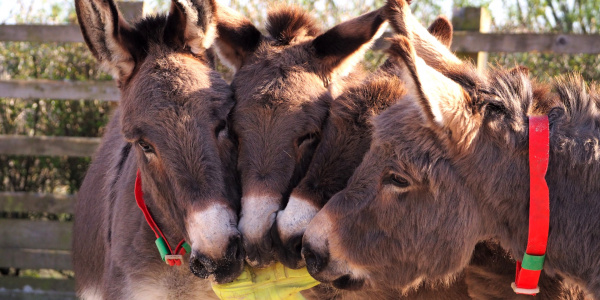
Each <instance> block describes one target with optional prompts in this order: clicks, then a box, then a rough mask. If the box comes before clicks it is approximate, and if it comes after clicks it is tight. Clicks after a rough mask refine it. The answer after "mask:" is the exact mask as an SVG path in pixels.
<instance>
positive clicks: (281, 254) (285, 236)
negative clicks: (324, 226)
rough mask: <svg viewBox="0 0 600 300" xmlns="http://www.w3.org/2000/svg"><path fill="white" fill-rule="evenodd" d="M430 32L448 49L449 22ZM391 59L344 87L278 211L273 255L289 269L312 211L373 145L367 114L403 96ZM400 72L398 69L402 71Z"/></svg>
mask: <svg viewBox="0 0 600 300" xmlns="http://www.w3.org/2000/svg"><path fill="white" fill-rule="evenodd" d="M428 30H429V32H430V33H431V34H432V35H433V36H434V37H435V38H437V39H438V40H440V41H444V45H445V46H446V47H449V46H450V43H451V40H452V24H450V22H449V21H448V20H447V19H446V18H445V17H438V18H437V19H436V20H435V21H434V22H433V23H432V24H431V26H430V27H429V29H428ZM396 59H397V58H395V57H390V58H389V59H388V61H387V62H385V63H384V64H383V65H382V66H381V67H380V69H379V70H378V71H377V72H375V73H374V74H372V75H370V76H369V78H368V79H366V80H364V81H363V82H360V83H359V84H358V85H356V86H353V87H351V88H348V89H347V90H346V91H345V92H344V93H343V94H342V95H341V96H339V97H338V98H337V99H335V101H334V102H333V103H332V105H331V109H330V115H329V118H328V119H327V121H326V122H325V125H324V126H323V130H322V138H321V142H320V143H319V146H318V147H317V149H316V150H315V154H314V156H313V159H312V161H311V163H310V167H309V169H308V171H307V172H306V176H305V177H304V178H303V179H302V181H300V183H299V184H298V186H297V187H295V188H294V190H293V191H292V193H291V195H290V199H289V201H288V204H287V206H286V207H285V209H284V210H282V211H280V212H279V213H278V214H277V233H278V235H277V239H278V242H277V243H276V244H280V245H282V246H280V247H276V251H277V256H278V257H277V258H278V260H279V261H281V262H283V263H284V264H285V265H286V266H288V267H291V268H296V267H300V266H301V265H302V262H303V261H302V257H301V253H300V252H301V249H302V236H303V234H304V230H305V229H306V226H308V223H309V222H310V221H311V220H312V218H313V217H314V215H315V214H316V213H317V212H318V211H319V210H320V209H321V208H322V207H323V205H325V204H326V203H327V201H328V200H329V199H330V198H331V197H332V196H333V195H334V194H335V193H337V192H339V191H341V190H342V189H343V188H344V187H345V186H346V183H347V182H348V179H349V178H350V176H351V175H352V173H353V172H354V170H355V169H356V167H358V165H359V164H360V162H361V161H362V159H363V156H364V155H365V153H366V152H367V150H369V146H370V143H371V133H372V124H371V122H370V120H371V118H373V117H374V116H377V115H379V114H380V113H381V112H383V111H384V110H385V109H386V108H388V107H389V106H390V105H392V104H394V103H395V102H396V101H397V100H398V99H400V98H401V97H402V96H403V95H404V94H405V92H406V91H405V88H404V82H403V81H402V79H401V78H400V77H399V76H398V74H397V73H398V70H397V69H398V68H397V67H396V64H397V63H396V62H395V61H396ZM400 72H401V70H400Z"/></svg>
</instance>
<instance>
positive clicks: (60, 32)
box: [0, 25, 600, 100]
mask: <svg viewBox="0 0 600 300" xmlns="http://www.w3.org/2000/svg"><path fill="white" fill-rule="evenodd" d="M0 41H36V42H83V38H82V36H81V33H80V31H79V27H78V26H77V25H0ZM387 45H388V44H387V43H386V42H385V41H384V40H383V39H381V40H378V41H377V43H376V45H375V47H374V49H376V50H381V49H385V48H386V47H387ZM452 50H453V51H460V52H480V51H483V52H531V51H537V52H554V53H565V54H578V53H587V54H597V53H600V35H599V34H588V35H584V34H553V33H523V34H515V33H477V32H461V31H455V32H454V38H453V43H452ZM4 89H6V87H4V86H1V85H0V91H2V90H4ZM0 97H2V96H1V95H0ZM4 97H6V96H4ZM37 98H58V99H60V97H37ZM82 98H87V97H78V98H76V99H82ZM68 99H72V98H68ZM98 99H104V98H100V97H98ZM115 99H118V97H113V98H111V99H107V100H115Z"/></svg>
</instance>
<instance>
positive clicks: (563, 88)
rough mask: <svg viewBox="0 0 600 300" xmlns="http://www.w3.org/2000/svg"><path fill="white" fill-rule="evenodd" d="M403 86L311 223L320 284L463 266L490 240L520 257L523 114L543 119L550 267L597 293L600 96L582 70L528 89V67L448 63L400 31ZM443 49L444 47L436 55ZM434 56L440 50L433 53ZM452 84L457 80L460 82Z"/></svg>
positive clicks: (399, 282) (524, 201)
mask: <svg viewBox="0 0 600 300" xmlns="http://www.w3.org/2000/svg"><path fill="white" fill-rule="evenodd" d="M393 51H394V52H395V55H396V56H397V57H399V58H400V59H402V60H403V61H404V63H405V69H406V72H405V74H406V80H407V81H410V80H412V84H411V85H408V86H411V88H409V89H408V90H409V93H408V95H407V96H406V97H404V99H402V101H399V102H398V103H397V104H395V105H393V106H392V107H390V108H388V109H387V110H386V111H385V112H384V113H382V114H381V115H380V116H378V117H377V118H376V119H375V121H374V126H375V133H374V136H373V142H372V145H371V148H370V150H369V152H368V153H367V154H366V155H365V158H364V160H363V162H362V163H361V165H360V166H359V167H358V169H357V170H356V172H355V173H354V175H353V176H352V178H351V179H350V181H349V183H348V186H347V187H346V189H344V190H343V191H341V192H340V193H338V194H336V195H335V196H334V197H333V198H332V199H331V200H330V201H329V202H328V203H327V205H325V207H324V208H323V210H321V211H320V212H319V213H318V214H317V216H316V217H315V218H314V219H313V221H312V222H311V224H310V225H309V227H308V229H307V231H306V233H305V236H304V249H303V255H304V257H305V259H306V261H307V265H308V267H309V271H310V272H311V274H312V275H313V276H315V277H316V278H317V279H320V280H323V281H340V280H341V281H345V282H348V283H349V285H353V286H360V285H362V284H365V283H366V284H368V285H374V284H377V282H378V281H386V282H388V283H391V284H394V285H396V286H398V287H408V286H411V285H415V284H418V283H419V282H421V281H422V280H423V279H436V278H437V279H440V278H445V277H447V276H452V274H455V273H456V272H458V271H460V270H462V269H464V267H465V266H466V265H467V264H468V263H469V261H470V259H471V253H472V250H473V248H474V247H475V245H476V243H477V242H479V241H482V240H486V239H489V238H495V239H497V240H498V241H499V242H500V244H501V246H502V247H503V248H505V249H507V250H508V251H509V252H510V253H511V254H512V256H514V257H516V258H522V257H523V253H524V251H525V246H526V244H527V223H528V219H529V218H528V211H529V199H528V198H529V197H528V196H529V167H528V142H527V140H528V130H527V128H528V126H527V125H528V115H536V114H548V115H549V119H550V165H549V170H548V175H547V176H546V180H547V181H548V186H549V187H550V195H551V199H550V207H551V211H552V212H551V216H550V235H549V241H548V251H547V254H546V269H547V270H548V271H549V272H552V273H556V274H560V275H561V276H564V277H565V278H567V279H568V280H569V281H572V282H575V283H578V284H580V285H581V286H582V287H583V288H584V289H585V290H586V291H587V292H588V293H590V294H591V295H592V297H594V298H597V297H600V265H599V263H598V262H599V261H600V259H598V258H599V257H598V255H600V243H599V242H598V241H596V240H594V239H593V237H594V236H595V235H597V233H598V232H600V219H599V218H597V217H596V216H597V215H598V214H599V213H600V208H599V207H598V203H597V202H598V201H596V200H597V199H599V197H600V183H599V182H598V181H597V178H596V176H594V175H595V174H598V172H599V171H600V170H599V169H600V162H599V158H598V157H600V155H599V154H598V149H597V148H598V147H597V144H598V139H599V138H600V134H599V128H598V127H599V126H600V125H599V124H600V118H599V106H600V95H598V94H597V92H596V89H595V88H594V87H592V88H588V87H587V86H586V85H585V84H584V83H583V81H582V79H581V78H580V77H577V76H571V77H565V78H561V79H558V80H555V81H554V82H553V89H554V91H555V92H556V96H557V97H539V95H537V96H538V97H535V98H534V96H536V95H535V94H534V89H533V87H532V85H531V82H530V80H529V79H528V77H527V74H525V73H524V72H522V71H520V70H518V69H517V70H512V71H504V70H493V71H491V72H490V73H489V74H486V75H480V74H477V73H476V72H474V71H473V69H472V68H467V67H465V66H462V67H461V68H455V66H452V65H446V66H444V69H445V70H444V72H443V73H444V74H446V75H447V76H449V77H450V78H452V80H451V79H449V77H446V76H444V75H443V74H441V73H439V72H437V71H436V70H435V69H433V68H431V67H429V66H428V65H426V64H425V63H424V62H423V60H421V59H420V58H418V57H417V56H416V55H415V49H414V48H413V47H412V44H411V40H409V39H407V38H405V37H399V38H397V39H396V40H395V42H394V45H393ZM438 53H441V51H438ZM436 59H437V60H438V61H439V62H444V61H447V60H448V58H447V57H437V58H436ZM457 82H458V83H460V84H458V83H457Z"/></svg>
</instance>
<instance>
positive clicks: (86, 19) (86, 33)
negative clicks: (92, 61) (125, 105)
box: [75, 0, 135, 83]
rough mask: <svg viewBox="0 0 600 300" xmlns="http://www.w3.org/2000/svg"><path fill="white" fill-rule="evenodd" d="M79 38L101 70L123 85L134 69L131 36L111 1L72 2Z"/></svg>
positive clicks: (84, 0)
mask: <svg viewBox="0 0 600 300" xmlns="http://www.w3.org/2000/svg"><path fill="white" fill-rule="evenodd" d="M75 9H76V11H77V19H78V21H79V26H80V27H81V33H82V34H83V38H84V40H85V42H86V44H87V45H88V47H89V48H90V51H92V54H93V55H94V56H95V57H96V59H98V61H100V63H101V64H102V65H103V67H104V68H106V69H108V71H110V73H112V75H113V76H114V77H115V79H117V81H118V82H119V83H121V82H124V81H126V80H127V79H128V78H129V76H130V75H131V73H132V72H133V69H134V67H135V60H134V57H133V55H132V53H133V52H132V48H134V47H133V46H132V41H133V40H135V38H134V36H135V32H134V31H133V30H132V29H131V27H130V26H129V24H127V22H126V21H125V19H123V17H121V14H120V13H119V11H118V9H117V6H116V5H115V3H114V2H113V1H112V0H75Z"/></svg>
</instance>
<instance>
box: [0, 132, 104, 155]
mask: <svg viewBox="0 0 600 300" xmlns="http://www.w3.org/2000/svg"><path fill="white" fill-rule="evenodd" d="M100 140H101V139H100V138H85V137H62V136H22V135H0V154H4V155H33V156H72V157H89V156H92V154H94V151H96V148H98V145H99V144H100Z"/></svg>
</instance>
